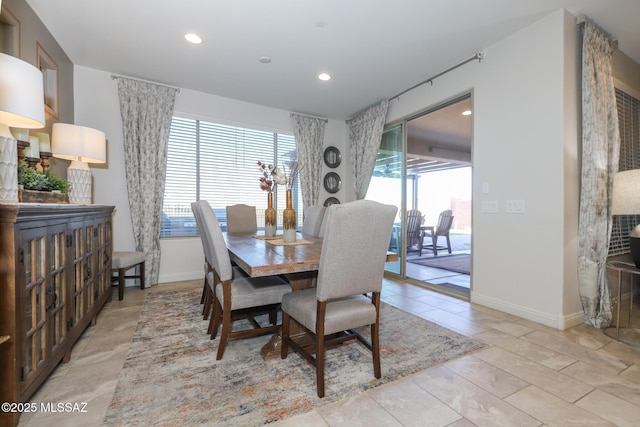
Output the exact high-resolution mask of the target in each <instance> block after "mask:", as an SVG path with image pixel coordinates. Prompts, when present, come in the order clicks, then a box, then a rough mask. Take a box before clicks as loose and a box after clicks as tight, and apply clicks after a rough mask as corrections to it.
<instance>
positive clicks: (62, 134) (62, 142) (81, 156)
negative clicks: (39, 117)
mask: <svg viewBox="0 0 640 427" xmlns="http://www.w3.org/2000/svg"><path fill="white" fill-rule="evenodd" d="M51 152H52V153H53V157H57V158H60V159H66V160H77V161H80V162H87V163H105V162H106V161H107V147H106V139H105V134H104V132H102V131H99V130H97V129H93V128H88V127H84V126H77V125H71V124H67V123H54V124H53V127H52V130H51Z"/></svg>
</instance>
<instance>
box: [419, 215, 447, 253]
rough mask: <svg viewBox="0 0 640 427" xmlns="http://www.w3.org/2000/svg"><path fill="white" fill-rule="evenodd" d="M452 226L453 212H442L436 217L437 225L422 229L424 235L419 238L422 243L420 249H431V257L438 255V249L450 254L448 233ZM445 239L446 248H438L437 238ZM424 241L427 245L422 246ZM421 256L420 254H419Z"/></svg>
mask: <svg viewBox="0 0 640 427" xmlns="http://www.w3.org/2000/svg"><path fill="white" fill-rule="evenodd" d="M452 225H453V212H452V211H451V209H447V210H444V211H442V212H440V215H438V223H437V224H436V225H435V226H429V227H422V228H423V230H424V233H423V234H422V236H421V239H422V242H421V243H420V246H421V248H424V249H431V250H432V251H433V255H434V256H437V255H438V250H439V249H447V250H448V251H449V253H451V239H450V238H449V231H450V230H451V226H452ZM440 236H442V237H445V238H446V239H447V246H438V237H440ZM424 239H427V241H428V242H429V243H428V244H426V245H425V244H424ZM420 255H422V252H420Z"/></svg>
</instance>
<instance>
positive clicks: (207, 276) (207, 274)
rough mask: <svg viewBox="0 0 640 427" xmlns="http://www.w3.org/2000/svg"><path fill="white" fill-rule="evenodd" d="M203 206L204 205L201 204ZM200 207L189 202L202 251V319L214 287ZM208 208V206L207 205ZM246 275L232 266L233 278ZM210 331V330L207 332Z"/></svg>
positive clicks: (209, 309)
mask: <svg viewBox="0 0 640 427" xmlns="http://www.w3.org/2000/svg"><path fill="white" fill-rule="evenodd" d="M202 208H204V206H202ZM202 208H200V207H199V205H198V204H197V203H196V202H194V203H191V210H192V211H193V216H194V218H195V220H196V227H197V228H198V233H199V234H200V241H201V242H202V251H203V253H204V257H205V259H204V284H203V288H202V296H201V297H200V304H204V306H203V308H202V316H203V318H204V320H207V319H208V318H209V314H210V313H211V309H212V308H213V307H212V295H210V294H209V291H210V290H211V289H213V287H214V284H215V283H214V280H213V267H212V265H213V262H212V260H210V259H209V257H210V256H211V254H212V253H213V252H212V249H211V248H208V247H207V246H208V245H209V244H210V241H209V240H210V239H207V238H206V236H205V235H204V232H205V225H204V220H203V219H202V215H201V211H202ZM209 208H210V207H209ZM239 277H246V274H245V273H244V271H242V269H241V268H240V267H238V266H234V267H233V278H234V279H235V278H239ZM209 333H211V332H209Z"/></svg>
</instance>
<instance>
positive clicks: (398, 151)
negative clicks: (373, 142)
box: [366, 124, 404, 274]
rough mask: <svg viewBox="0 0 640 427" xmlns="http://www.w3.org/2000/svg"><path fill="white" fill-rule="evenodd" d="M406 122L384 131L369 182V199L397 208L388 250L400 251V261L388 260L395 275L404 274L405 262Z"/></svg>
mask: <svg viewBox="0 0 640 427" xmlns="http://www.w3.org/2000/svg"><path fill="white" fill-rule="evenodd" d="M402 129H403V125H402V124H399V125H397V126H393V127H390V128H387V129H386V130H385V131H384V133H383V134H382V142H381V143H380V150H378V156H377V158H376V166H375V168H374V170H373V176H372V177H371V181H370V183H369V188H368V190H367V196H366V198H367V199H369V200H375V201H378V202H380V203H385V204H389V205H394V206H396V207H397V208H398V215H397V217H396V221H395V224H394V226H393V231H392V233H391V241H390V242H389V250H390V251H393V252H397V253H398V261H394V262H388V263H387V265H386V268H385V270H386V271H388V272H391V273H395V274H401V273H402V271H401V267H402V265H403V264H404V254H403V252H402V245H403V243H402V242H403V241H404V232H403V229H402V227H403V224H402V221H401V220H400V219H401V218H402V216H401V212H403V209H404V207H403V197H402V194H403V192H404V185H403V182H404V180H403V179H402V178H403V173H404V172H403V170H404V154H403V153H404V150H403V134H402Z"/></svg>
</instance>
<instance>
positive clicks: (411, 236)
mask: <svg viewBox="0 0 640 427" xmlns="http://www.w3.org/2000/svg"><path fill="white" fill-rule="evenodd" d="M422 223H424V215H422V212H420V211H419V210H418V209H411V210H410V211H407V223H406V224H407V225H406V227H407V253H409V252H420V255H422V234H423V233H422V230H421V229H420V227H421V226H422Z"/></svg>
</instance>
